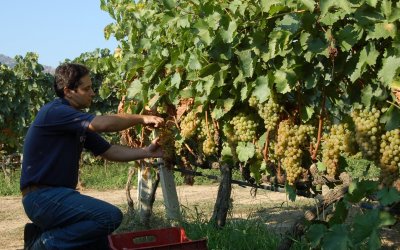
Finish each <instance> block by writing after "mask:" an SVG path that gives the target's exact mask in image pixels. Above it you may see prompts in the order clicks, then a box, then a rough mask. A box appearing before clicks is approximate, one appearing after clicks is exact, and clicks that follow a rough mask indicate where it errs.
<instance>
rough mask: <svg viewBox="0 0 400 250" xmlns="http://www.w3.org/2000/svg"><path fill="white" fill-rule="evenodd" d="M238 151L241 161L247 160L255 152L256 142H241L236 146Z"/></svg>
mask: <svg viewBox="0 0 400 250" xmlns="http://www.w3.org/2000/svg"><path fill="white" fill-rule="evenodd" d="M236 153H237V154H238V158H239V161H241V162H247V161H248V160H249V159H250V158H252V157H253V156H254V154H255V147H254V144H253V143H251V142H247V143H245V142H239V144H238V146H237V147H236Z"/></svg>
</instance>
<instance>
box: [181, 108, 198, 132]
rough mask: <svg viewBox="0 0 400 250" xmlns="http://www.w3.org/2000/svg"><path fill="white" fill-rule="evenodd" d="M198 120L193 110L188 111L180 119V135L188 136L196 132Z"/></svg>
mask: <svg viewBox="0 0 400 250" xmlns="http://www.w3.org/2000/svg"><path fill="white" fill-rule="evenodd" d="M199 124H200V120H199V119H197V115H196V113H195V112H194V111H191V112H189V113H188V114H187V115H186V116H185V117H184V118H183V120H182V121H181V124H180V126H181V135H182V137H184V138H190V137H192V136H193V135H195V134H196V130H197V127H198V125H199Z"/></svg>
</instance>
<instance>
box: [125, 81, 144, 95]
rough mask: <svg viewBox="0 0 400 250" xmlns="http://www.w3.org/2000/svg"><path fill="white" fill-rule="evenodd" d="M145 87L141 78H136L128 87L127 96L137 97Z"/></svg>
mask: <svg viewBox="0 0 400 250" xmlns="http://www.w3.org/2000/svg"><path fill="white" fill-rule="evenodd" d="M142 89H143V84H142V82H141V81H140V80H139V79H135V80H134V81H133V82H132V83H131V85H130V87H129V88H128V95H127V97H128V98H129V99H133V98H135V97H136V95H137V94H139V93H140V92H142Z"/></svg>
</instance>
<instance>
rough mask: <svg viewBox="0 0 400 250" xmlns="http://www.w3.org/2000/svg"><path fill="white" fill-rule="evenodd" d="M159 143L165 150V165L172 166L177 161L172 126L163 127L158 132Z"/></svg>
mask: <svg viewBox="0 0 400 250" xmlns="http://www.w3.org/2000/svg"><path fill="white" fill-rule="evenodd" d="M158 137H159V142H158V143H159V144H160V146H161V148H162V150H163V153H164V155H163V159H164V163H165V166H166V167H168V168H172V167H173V165H174V163H175V152H176V150H175V137H174V133H173V131H172V130H171V129H170V128H167V127H164V128H161V129H160V130H159V132H158Z"/></svg>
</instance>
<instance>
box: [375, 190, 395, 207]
mask: <svg viewBox="0 0 400 250" xmlns="http://www.w3.org/2000/svg"><path fill="white" fill-rule="evenodd" d="M378 199H379V201H380V203H381V204H382V205H383V206H387V205H390V204H393V203H395V202H399V201H400V192H399V191H397V190H396V189H395V188H383V189H381V190H380V191H379V192H378Z"/></svg>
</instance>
